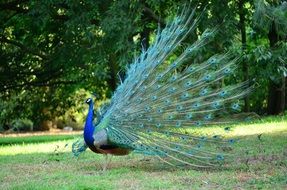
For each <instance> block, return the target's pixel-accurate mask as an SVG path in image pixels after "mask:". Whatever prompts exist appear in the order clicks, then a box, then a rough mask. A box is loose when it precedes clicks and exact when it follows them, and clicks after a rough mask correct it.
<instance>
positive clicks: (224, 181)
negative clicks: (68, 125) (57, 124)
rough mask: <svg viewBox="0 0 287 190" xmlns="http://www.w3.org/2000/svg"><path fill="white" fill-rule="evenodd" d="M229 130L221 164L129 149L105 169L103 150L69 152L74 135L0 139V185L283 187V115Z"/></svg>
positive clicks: (286, 132)
mask: <svg viewBox="0 0 287 190" xmlns="http://www.w3.org/2000/svg"><path fill="white" fill-rule="evenodd" d="M206 130H208V131H216V130H220V129H219V128H218V127H214V128H208V129H206ZM227 135H228V136H234V137H235V138H239V139H240V140H239V141H238V142H237V143H236V144H235V145H234V148H233V152H234V159H233V161H232V162H231V163H230V164H228V165H227V166H225V167H224V168H222V169H213V170H192V169H180V168H171V167H170V166H167V165H165V164H163V163H161V162H160V161H158V160H156V159H153V158H152V157H147V156H142V155H137V154H131V155H128V156H125V157H113V160H112V163H111V164H110V168H109V169H108V171H106V172H102V171H101V165H102V163H103V157H102V156H101V155H97V154H94V153H92V152H91V151H87V152H86V153H84V154H83V155H81V156H80V157H79V158H78V159H77V158H74V157H73V156H72V153H71V151H70V149H71V143H72V142H73V140H71V138H74V136H65V137H63V136H59V138H57V137H55V136H53V137H51V136H46V137H38V136H37V137H26V138H25V139H20V140H19V139H18V140H17V139H13V138H2V139H1V138H0V144H1V145H0V168H1V172H0V189H1V190H2V189H21V190H22V189H69V190H70V189H77V190H78V189H287V117H286V116H284V117H282V116H281V117H268V118H265V119H263V120H262V121H258V122H255V123H253V124H252V123H249V124H246V123H242V124H239V125H237V126H235V127H234V128H232V130H231V131H230V132H229V133H228V134H227ZM37 138H40V140H37ZM41 138H43V139H46V140H43V139H42V140H41ZM29 139H30V140H29ZM23 141H24V142H23ZM11 142H13V143H11ZM19 143H20V144H19Z"/></svg>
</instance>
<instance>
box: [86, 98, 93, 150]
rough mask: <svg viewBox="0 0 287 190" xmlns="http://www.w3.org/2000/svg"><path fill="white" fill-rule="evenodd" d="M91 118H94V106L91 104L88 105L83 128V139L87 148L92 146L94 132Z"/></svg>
mask: <svg viewBox="0 0 287 190" xmlns="http://www.w3.org/2000/svg"><path fill="white" fill-rule="evenodd" d="M93 117H94V106H93V102H90V104H89V112H88V115H87V118H86V123H85V128H84V139H85V142H86V144H87V145H88V146H94V140H95V139H94V137H93V134H94V130H95V127H94V126H93Z"/></svg>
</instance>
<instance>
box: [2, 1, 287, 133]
mask: <svg viewBox="0 0 287 190" xmlns="http://www.w3.org/2000/svg"><path fill="white" fill-rule="evenodd" d="M188 2H189V1H171V0H168V1H162V0H147V1H142V0H133V1H109V0H99V1H92V0H84V1H75V0H65V1H58V0H42V1H35V0H1V2H0V17H1V19H0V45H1V48H0V61H1V64H0V110H1V114H0V126H1V127H2V128H5V129H7V128H11V125H12V124H13V122H14V123H15V121H18V120H19V119H21V118H22V119H25V120H27V119H28V120H31V121H33V123H34V129H35V130H37V129H47V127H45V123H47V121H51V122H52V124H51V125H52V126H53V125H58V127H62V126H64V125H72V126H73V125H75V126H77V125H78V124H81V123H82V121H83V113H84V111H85V110H84V107H85V106H84V104H83V102H84V100H85V98H87V97H89V96H91V93H93V94H95V96H96V99H97V100H98V105H100V104H101V103H102V102H103V101H105V100H107V99H109V98H110V97H111V95H112V93H113V91H114V90H115V88H116V87H117V85H118V84H119V82H120V78H122V79H123V78H124V75H125V70H126V67H127V66H128V64H129V63H131V62H132V61H133V59H134V58H135V56H136V55H139V53H140V51H141V48H148V47H149V45H150V44H151V43H152V41H153V39H154V36H155V34H156V31H157V29H158V28H159V27H160V28H163V27H164V26H165V24H166V22H167V21H169V20H171V19H172V18H173V17H174V16H175V15H176V13H177V12H179V11H180V7H182V5H183V4H186V3H188ZM191 7H194V8H196V9H197V11H196V14H197V15H200V14H201V22H200V23H199V25H198V28H197V32H195V33H193V34H191V35H190V36H189V37H188V38H187V39H186V40H185V41H184V43H192V42H193V40H194V39H196V38H197V35H200V34H201V32H203V31H204V29H206V28H208V27H209V28H212V27H215V26H219V29H220V30H219V32H218V34H217V35H216V36H215V38H214V39H213V41H212V42H211V43H209V44H208V45H207V46H206V47H205V48H203V50H202V51H201V52H198V53H197V59H200V58H201V57H206V56H207V57H208V56H210V55H212V54H214V53H217V52H226V51H232V52H234V53H235V54H237V55H239V56H241V58H242V59H241V60H240V62H239V63H238V64H240V67H239V69H238V70H237V71H236V72H235V73H234V76H233V78H232V79H230V80H228V81H227V82H228V83H234V82H239V81H244V80H251V81H252V80H253V81H254V83H255V84H256V86H257V88H256V90H255V92H254V93H253V94H252V95H251V96H250V97H247V98H246V99H245V101H244V103H245V106H244V111H247V112H249V111H254V112H257V113H258V114H280V113H283V112H284V110H286V107H287V101H286V76H287V69H286V57H287V56H286V55H287V54H286V52H287V42H286V39H287V35H286V31H287V2H286V1H282V0H281V1H280V0H269V1H263V0H258V1H252V0H209V1H203V0H193V1H192V2H191ZM204 8H206V9H205V11H204V12H203V9H204ZM183 45H184V44H183ZM175 55H176V53H175Z"/></svg>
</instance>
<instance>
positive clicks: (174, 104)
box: [72, 6, 253, 168]
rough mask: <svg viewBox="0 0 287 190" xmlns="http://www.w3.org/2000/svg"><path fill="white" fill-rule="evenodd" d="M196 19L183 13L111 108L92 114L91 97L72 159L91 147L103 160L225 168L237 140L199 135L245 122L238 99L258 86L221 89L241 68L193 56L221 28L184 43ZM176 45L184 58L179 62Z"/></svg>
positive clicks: (139, 61)
mask: <svg viewBox="0 0 287 190" xmlns="http://www.w3.org/2000/svg"><path fill="white" fill-rule="evenodd" d="M199 20H200V16H199V17H196V16H195V9H191V8H189V7H188V6H186V7H184V8H183V10H182V11H181V12H180V14H178V15H177V16H176V17H175V18H174V20H173V21H171V22H169V23H167V24H166V26H165V27H164V29H163V30H160V29H158V30H157V34H156V37H155V40H154V43H153V45H151V46H150V47H149V48H148V49H144V48H143V49H142V51H141V54H140V56H139V57H138V58H136V59H135V60H134V62H133V63H132V64H130V66H129V68H128V69H127V71H126V77H125V80H123V81H122V82H121V84H120V85H119V86H118V87H117V89H116V90H115V92H114V94H113V96H112V98H111V100H110V103H109V104H105V105H104V106H102V107H101V108H100V109H99V111H97V112H95V111H94V103H93V100H92V98H89V99H87V100H86V103H87V104H88V106H89V109H88V114H87V117H86V122H85V126H84V133H83V139H81V140H78V141H77V142H75V143H74V144H73V146H72V151H73V153H74V155H76V156H78V155H79V154H80V153H81V152H83V151H85V150H86V149H87V148H89V149H91V150H92V151H93V152H95V153H98V154H103V155H109V154H111V155H127V154H129V153H131V152H135V153H140V154H144V155H151V156H154V157H157V158H158V159H160V160H161V161H163V162H165V163H166V164H169V165H172V166H190V167H195V168H202V167H204V168H205V167H215V166H218V165H222V162H223V161H224V160H225V158H226V155H228V153H226V150H228V148H227V147H230V146H231V145H232V144H233V143H234V142H235V141H236V140H235V139H226V138H224V137H223V136H221V135H217V134H212V133H211V134H204V133H202V132H200V130H201V129H202V128H204V127H208V126H210V125H224V126H225V127H224V129H222V130H228V129H229V128H230V127H228V126H227V127H226V124H229V123H232V122H234V121H236V120H239V119H240V118H241V117H240V116H239V114H238V113H239V111H240V107H241V106H240V105H241V102H240V101H239V100H240V99H242V98H243V97H245V96H246V95H247V94H249V93H250V92H251V91H252V89H253V88H252V86H251V85H250V84H249V82H248V81H245V82H241V83H237V84H233V85H224V81H223V79H224V77H226V76H228V75H232V73H233V71H234V70H235V69H236V68H237V67H238V64H237V63H238V59H239V57H238V56H234V55H233V54H232V53H230V52H227V53H222V54H215V55H212V56H210V57H209V58H207V59H205V60H201V59H198V58H197V57H196V56H197V55H198V54H199V53H200V51H201V49H202V48H204V47H205V46H206V44H207V43H208V42H209V41H210V40H211V39H212V37H213V36H214V35H215V33H216V32H217V31H218V27H215V28H213V29H206V30H205V31H204V32H203V33H202V34H201V35H200V37H199V38H198V39H197V40H196V41H195V42H194V43H193V44H191V45H188V46H183V45H182V43H183V40H184V39H185V38H186V37H187V35H188V34H190V33H191V31H194V30H195V29H196V27H197V25H198V22H199ZM179 47H180V48H181V49H183V50H182V53H181V54H180V55H179V56H177V57H176V58H174V56H172V55H173V53H174V52H175V50H177V49H179ZM191 60H192V61H191ZM190 62H192V64H191V63H190Z"/></svg>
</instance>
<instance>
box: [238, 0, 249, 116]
mask: <svg viewBox="0 0 287 190" xmlns="http://www.w3.org/2000/svg"><path fill="white" fill-rule="evenodd" d="M244 4H245V0H240V1H239V2H238V9H239V25H240V32H241V43H242V53H243V54H244V53H245V51H246V28H245V10H244ZM242 71H243V80H244V81H248V80H249V68H248V63H247V61H246V60H243V62H242ZM249 102H250V101H249V96H246V98H245V99H244V111H245V112H249V111H250V103H249Z"/></svg>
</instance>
